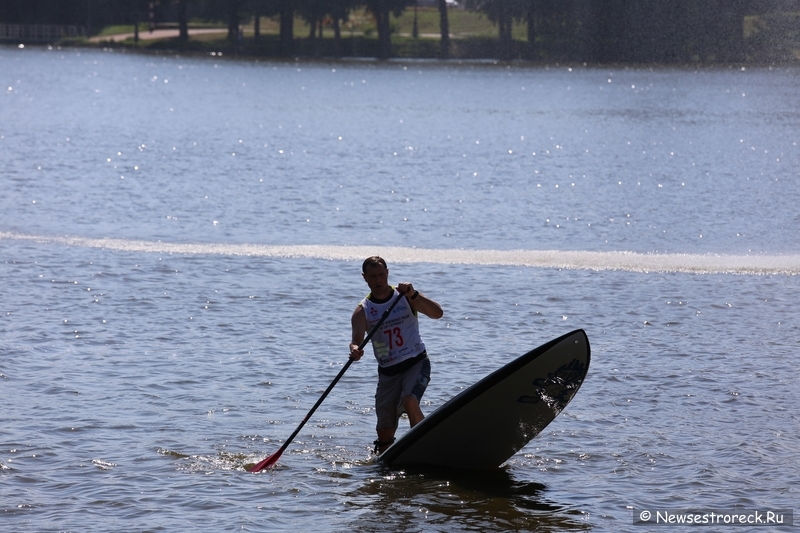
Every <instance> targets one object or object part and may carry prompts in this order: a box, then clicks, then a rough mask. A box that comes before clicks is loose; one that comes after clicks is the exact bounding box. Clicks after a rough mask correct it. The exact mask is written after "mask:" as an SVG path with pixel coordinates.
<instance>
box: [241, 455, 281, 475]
mask: <svg viewBox="0 0 800 533" xmlns="http://www.w3.org/2000/svg"><path fill="white" fill-rule="evenodd" d="M282 453H283V450H278V451H277V452H275V453H273V454H272V455H270V456H269V457H267V458H266V459H264V460H263V461H261V462H260V463H256V464H254V465H253V466H251V467H250V468H248V469H247V471H248V472H260V471H261V470H263V469H265V468H267V467H269V466H272V465H274V464H275V463H277V462H278V459H279V458H280V456H281V454H282Z"/></svg>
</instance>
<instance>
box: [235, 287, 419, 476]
mask: <svg viewBox="0 0 800 533" xmlns="http://www.w3.org/2000/svg"><path fill="white" fill-rule="evenodd" d="M404 297H405V296H404V295H402V294H401V295H400V296H398V297H397V298H396V299H395V300H394V302H392V305H390V306H389V308H388V309H387V310H386V311H384V312H383V315H381V318H380V320H378V323H377V324H375V327H373V328H372V329H371V330H370V332H369V334H368V335H367V337H366V338H365V339H364V340H363V341H362V342H361V344H360V345H359V346H358V349H359V350H363V349H364V346H366V345H367V343H368V342H369V340H370V339H371V338H372V336H373V335H375V332H377V331H378V328H379V327H381V326H382V325H383V323H384V321H385V320H386V319H387V318H388V317H389V313H391V312H392V309H394V306H395V305H397V302H399V301H400V299H401V298H404ZM352 363H353V359H352V358H351V359H348V360H347V363H345V365H344V366H343V367H342V369H341V370H340V371H339V374H338V375H337V376H336V377H335V378H334V379H333V381H332V382H331V384H330V385H328V388H327V389H325V392H323V393H322V396H320V398H319V400H317V403H315V404H314V407H312V408H311V410H310V411H309V412H308V414H307V415H306V417H305V418H304V419H303V421H302V422H300V425H299V426H297V429H295V430H294V433H292V434H291V435H289V438H288V439H286V442H284V443H283V446H281V447H280V449H278V451H277V452H275V453H273V454H272V455H270V456H269V457H267V458H266V459H264V460H263V461H261V462H260V463H256V464H254V465H252V466H246V467H245V469H246V470H247V471H248V472H259V471H261V470H263V469H264V468H267V467H268V466H272V465H274V464H275V463H277V462H278V459H279V458H280V456H281V455H282V454H283V452H284V450H286V448H288V447H289V444H290V443H291V442H292V441H293V440H294V438H295V437H296V436H297V434H298V433H300V430H301V429H302V428H303V426H305V425H306V422H308V419H309V418H311V415H313V414H314V411H316V410H317V407H319V406H320V404H321V403H322V400H324V399H325V397H326V396H328V393H330V392H331V389H333V387H334V385H336V383H338V381H339V380H340V379H341V377H342V376H343V375H344V373H345V372H347V369H348V368H350V365H351V364H352Z"/></svg>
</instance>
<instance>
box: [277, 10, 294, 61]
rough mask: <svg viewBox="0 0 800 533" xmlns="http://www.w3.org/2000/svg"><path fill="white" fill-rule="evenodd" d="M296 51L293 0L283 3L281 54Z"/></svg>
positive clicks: (286, 54)
mask: <svg viewBox="0 0 800 533" xmlns="http://www.w3.org/2000/svg"><path fill="white" fill-rule="evenodd" d="M293 51H294V6H293V5H292V3H291V2H283V3H282V4H281V34H280V38H279V52H278V53H279V54H280V55H282V56H289V55H291V54H292V52H293Z"/></svg>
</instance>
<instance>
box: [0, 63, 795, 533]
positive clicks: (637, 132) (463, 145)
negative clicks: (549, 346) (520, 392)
mask: <svg viewBox="0 0 800 533" xmlns="http://www.w3.org/2000/svg"><path fill="white" fill-rule="evenodd" d="M798 102H800V70H798V69H797V68H777V67H772V68H770V67H747V68H741V67H735V68H727V67H724V68H723V67H716V68H711V67H708V68H699V69H695V68H655V69H651V68H646V67H640V68H619V67H593V66H589V67H584V66H577V65H573V66H571V67H570V66H564V65H561V66H559V65H550V66H549V67H546V66H527V65H517V64H512V65H506V64H494V63H491V62H482V63H464V64H459V63H455V62H454V63H440V62H408V61H403V62H401V61H393V62H388V63H374V62H371V61H364V62H359V61H353V62H340V63H333V62H332V63H325V62H303V61H300V62H294V61H289V62H271V61H263V60H262V61H254V60H232V59H228V58H226V57H222V58H221V57H219V56H206V57H179V56H174V55H162V56H159V55H135V54H126V53H123V52H120V51H101V50H78V49H45V48H31V47H26V48H24V49H20V48H16V47H4V48H0V191H1V192H0V279H2V280H3V284H2V287H1V288H0V398H2V404H3V409H2V424H0V510H1V514H0V529H2V530H4V531H82V532H83V531H112V530H116V531H186V530H188V529H190V528H191V529H194V530H197V531H234V530H242V531H287V532H288V531H292V532H294V531H314V532H316V531H319V532H334V531H335V532H339V531H365V532H372V531H443V532H456V531H509V530H514V531H588V530H594V531H603V532H606V531H608V532H612V531H613V532H617V531H642V530H644V529H645V528H646V527H644V528H643V527H642V526H635V525H634V523H633V517H634V514H636V516H638V514H639V512H640V511H641V510H644V509H653V510H655V509H673V510H679V509H700V510H707V511H716V510H734V509H736V510H740V511H744V510H757V509H761V510H769V509H773V510H779V509H792V508H793V507H795V504H796V503H797V502H798V501H800V498H799V496H800V489H798V487H800V459H798V457H799V456H800V416H798V410H797V405H798V403H800V392H798V378H797V376H798V371H800V362H798V359H797V353H798V351H799V350H800V311H798V306H797V302H798V301H800V276H799V275H798V274H800V215H799V214H798V213H800V210H798V208H797V205H798V200H799V199H800V147H798V143H800V107H798ZM375 253H377V254H381V255H384V256H385V257H386V258H387V260H388V261H389V267H390V279H391V280H392V281H394V282H400V281H412V282H413V283H414V285H415V287H417V288H418V289H419V290H421V291H422V292H424V293H426V294H427V295H429V296H430V297H432V298H434V299H436V300H437V301H438V302H440V303H441V305H442V307H443V308H444V310H445V316H444V318H442V319H441V320H438V321H433V320H427V319H425V320H423V321H422V325H421V328H422V335H423V338H424V340H425V342H426V344H427V345H428V348H429V352H430V354H431V356H432V361H433V370H432V380H431V385H430V386H429V388H428V391H427V393H426V396H425V398H424V400H423V410H424V411H426V412H430V411H432V410H433V409H435V408H436V407H437V406H439V405H441V404H442V403H444V402H445V401H447V400H448V399H449V398H451V397H452V396H453V395H455V394H457V393H458V392H459V391H460V390H462V389H463V388H465V387H467V386H469V385H470V384H472V383H474V382H475V381H477V380H478V379H480V378H482V377H483V376H485V375H486V374H488V373H490V372H491V371H493V370H495V369H497V368H499V367H500V366H502V365H503V364H504V363H505V362H508V361H510V360H511V359H513V358H514V357H516V356H519V355H521V354H523V353H525V352H527V351H528V350H530V349H531V348H533V347H535V346H538V345H540V344H542V343H544V342H546V341H548V340H550V339H552V338H554V337H557V336H559V335H562V334H564V333H566V332H568V331H571V330H573V329H577V328H583V329H584V330H586V332H587V334H588V337H589V340H590V343H591V346H592V364H591V368H590V369H589V374H588V377H587V379H586V382H585V383H584V385H583V387H582V388H581V390H580V391H579V392H578V394H577V395H576V397H575V399H574V400H573V401H572V403H571V404H570V405H569V406H568V407H567V408H566V410H565V411H564V412H563V413H562V414H561V415H560V416H559V417H558V418H557V419H556V420H555V421H554V422H553V423H552V424H551V425H550V426H549V427H548V428H547V429H546V430H545V431H544V432H543V433H542V434H540V435H539V436H538V437H537V438H536V439H534V440H533V441H531V442H530V443H529V444H528V446H526V447H525V448H524V449H523V450H521V451H520V452H519V453H518V454H517V455H515V456H514V457H513V458H512V459H511V460H510V461H509V462H508V463H506V464H505V465H504V466H503V467H502V468H501V469H499V470H498V471H497V472H491V473H475V472H467V473H459V472H437V471H430V470H419V471H417V470H394V471H393V470H386V469H384V468H382V467H381V466H379V465H376V464H375V463H374V461H373V458H372V456H371V454H370V449H371V443H372V441H373V439H374V438H375V436H374V424H375V415H374V410H373V405H372V402H373V394H374V385H375V382H376V372H375V365H374V363H372V362H369V361H367V360H366V359H365V360H364V361H362V362H360V363H357V364H355V365H353V366H352V367H351V368H350V370H349V371H348V373H347V374H346V375H345V376H344V378H343V379H342V381H341V382H340V383H339V384H338V385H337V386H336V388H334V390H333V392H332V393H331V394H330V396H329V397H328V398H327V399H326V401H325V402H324V403H323V404H322V406H321V407H320V409H319V410H318V411H317V413H316V414H315V415H314V416H313V417H312V418H311V420H310V421H309V423H308V424H307V426H306V427H305V428H304V429H303V431H301V433H300V434H299V435H298V436H297V438H296V439H295V441H294V442H293V443H292V444H291V445H290V446H289V448H288V450H287V451H286V453H284V455H283V456H282V457H281V459H280V461H279V462H278V464H277V466H276V467H275V468H274V469H271V470H269V471H265V472H263V473H261V474H258V475H253V474H248V473H246V472H245V471H244V470H243V465H244V464H246V463H249V462H254V461H256V460H259V459H261V458H263V457H265V456H267V455H269V454H272V453H274V452H275V451H276V450H277V449H278V448H279V447H280V445H281V444H282V443H283V442H284V439H286V438H287V437H288V436H289V434H291V432H292V431H293V430H294V428H295V427H297V424H299V423H300V421H301V420H302V418H303V416H305V414H306V413H307V412H308V410H309V409H310V408H311V406H312V405H313V403H314V402H315V401H316V399H317V398H319V397H320V395H321V394H322V392H323V391H324V390H325V388H326V387H327V385H328V384H329V383H330V382H331V380H332V379H333V377H334V376H335V375H336V373H337V372H338V370H339V369H340V368H341V366H342V364H343V363H344V362H345V361H346V357H347V344H348V342H349V334H350V323H349V320H350V313H351V312H352V310H353V308H354V307H355V304H356V303H357V301H358V300H359V299H360V298H361V297H363V295H364V294H365V292H366V285H365V284H364V282H363V280H362V279H361V277H360V264H361V260H362V259H363V258H364V257H365V256H367V255H371V254H375ZM405 427H406V423H405V422H402V423H401V428H403V430H404V429H405ZM672 529H675V528H672ZM686 529H687V530H688V529H690V528H686ZM749 529H757V530H774V531H782V530H787V531H788V530H790V528H789V527H788V526H783V527H768V528H766V529H764V528H755V527H752V528H748V527H743V528H739V529H737V531H746V530H749Z"/></svg>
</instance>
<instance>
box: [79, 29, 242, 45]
mask: <svg viewBox="0 0 800 533" xmlns="http://www.w3.org/2000/svg"><path fill="white" fill-rule="evenodd" d="M210 33H228V30H227V29H226V28H195V29H191V28H190V29H189V36H190V37H191V36H192V35H203V34H210ZM179 36H180V30H178V29H177V28H174V29H158V30H153V31H150V30H140V31H139V39H140V40H142V41H151V40H155V39H174V38H177V37H179ZM133 37H134V34H133V32H131V33H118V34H116V35H98V36H96V37H92V38H91V39H89V41H90V42H93V43H102V42H104V41H114V42H115V43H118V42H120V41H125V40H127V39H133Z"/></svg>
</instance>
